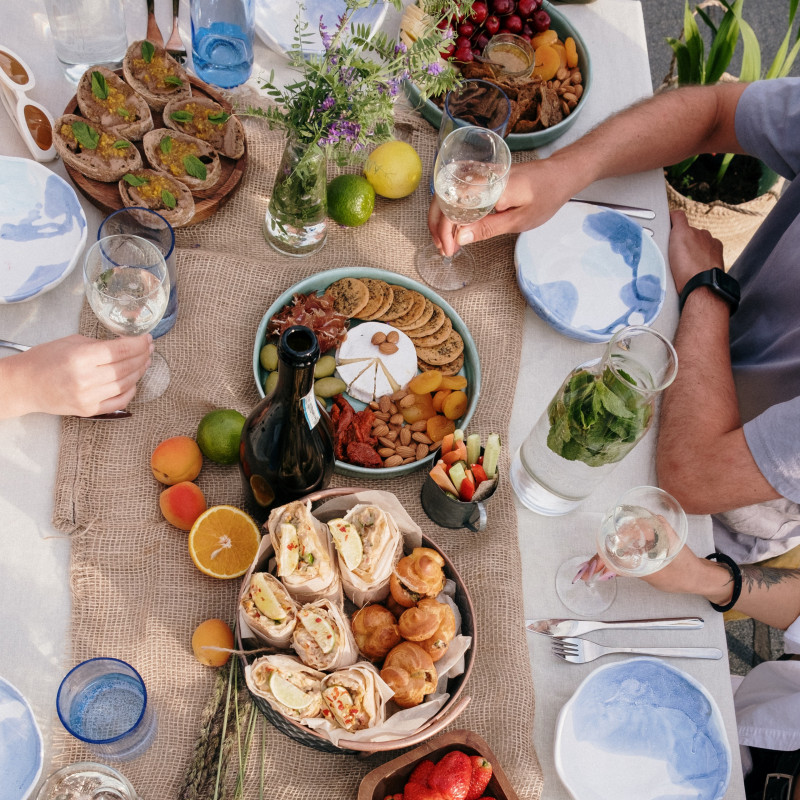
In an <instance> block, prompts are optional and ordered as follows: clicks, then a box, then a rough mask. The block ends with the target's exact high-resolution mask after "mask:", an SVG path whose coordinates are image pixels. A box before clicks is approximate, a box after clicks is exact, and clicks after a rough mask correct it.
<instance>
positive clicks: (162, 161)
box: [142, 128, 222, 192]
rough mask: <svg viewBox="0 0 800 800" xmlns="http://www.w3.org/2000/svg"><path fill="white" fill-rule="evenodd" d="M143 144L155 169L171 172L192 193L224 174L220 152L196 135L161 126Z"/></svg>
mask: <svg viewBox="0 0 800 800" xmlns="http://www.w3.org/2000/svg"><path fill="white" fill-rule="evenodd" d="M142 144H143V146H144V154H145V157H146V158H147V160H148V162H149V163H150V166H151V167H152V168H153V169H156V170H159V171H160V172H166V173H167V174H169V175H172V177H173V178H176V179H177V180H179V181H180V182H181V183H182V184H184V185H185V186H188V187H189V189H191V191H193V192H195V191H202V190H203V189H209V188H211V187H212V186H213V185H214V184H215V183H216V182H217V181H218V180H219V178H220V175H221V174H222V166H221V164H220V161H219V154H218V153H217V151H216V150H214V148H213V147H211V145H209V144H207V143H206V142H202V141H200V139H195V137H194V136H189V135H188V134H186V133H180V132H178V131H173V130H170V129H169V128H159V129H158V130H154V131H150V132H149V133H146V134H145V135H144V140H143V141H142Z"/></svg>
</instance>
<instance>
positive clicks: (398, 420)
mask: <svg viewBox="0 0 800 800" xmlns="http://www.w3.org/2000/svg"><path fill="white" fill-rule="evenodd" d="M389 422H390V424H392V425H402V424H403V415H402V414H400V413H397V414H392V416H391V417H389Z"/></svg>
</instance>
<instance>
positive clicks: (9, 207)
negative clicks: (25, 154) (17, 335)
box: [0, 156, 86, 303]
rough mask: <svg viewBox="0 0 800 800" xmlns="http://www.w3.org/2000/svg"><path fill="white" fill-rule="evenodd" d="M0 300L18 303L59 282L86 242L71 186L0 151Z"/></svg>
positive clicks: (83, 220) (83, 222)
mask: <svg viewBox="0 0 800 800" xmlns="http://www.w3.org/2000/svg"><path fill="white" fill-rule="evenodd" d="M0 186H2V187H3V190H2V192H0V303H19V302H21V301H23V300H30V299H31V298H33V297H36V296H37V295H40V294H42V293H43V292H47V291H49V290H50V289H52V288H53V287H54V286H58V284H59V283H61V281H63V280H64V278H66V277H67V275H69V273H70V272H72V269H73V268H74V266H75V264H76V262H77V261H78V258H79V256H80V255H81V253H82V252H83V246H84V245H85V244H86V217H85V216H84V213H83V209H82V208H81V204H80V203H79V202H78V196H77V195H76V194H75V190H74V189H73V188H72V187H71V186H70V185H69V184H68V183H67V182H66V181H65V180H64V179H63V178H61V177H59V176H58V175H56V174H55V173H54V172H52V171H51V170H49V169H48V168H47V167H45V166H43V165H42V164H38V163H37V162H36V161H31V160H30V159H28V158H11V157H10V156H0Z"/></svg>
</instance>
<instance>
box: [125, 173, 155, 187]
mask: <svg viewBox="0 0 800 800" xmlns="http://www.w3.org/2000/svg"><path fill="white" fill-rule="evenodd" d="M122 180H124V181H125V183H127V184H128V185H129V186H144V185H145V184H147V183H150V181H149V180H148V179H147V178H140V177H139V176H138V175H133V174H132V173H130V172H126V173H125V174H124V175H123V176H122Z"/></svg>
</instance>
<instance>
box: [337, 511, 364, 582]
mask: <svg viewBox="0 0 800 800" xmlns="http://www.w3.org/2000/svg"><path fill="white" fill-rule="evenodd" d="M328 528H329V529H330V532H331V537H332V538H333V543H334V544H335V545H336V549H337V550H338V551H339V555H340V556H341V557H342V560H343V561H344V563H345V566H346V567H347V569H349V570H354V569H355V568H356V567H357V566H358V565H359V564H360V563H361V559H362V558H363V557H364V545H363V543H362V541H361V537H360V536H359V535H358V531H357V530H356V529H355V528H354V527H353V525H351V524H350V523H349V522H346V521H345V520H343V519H332V520H330V521H329V522H328Z"/></svg>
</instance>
